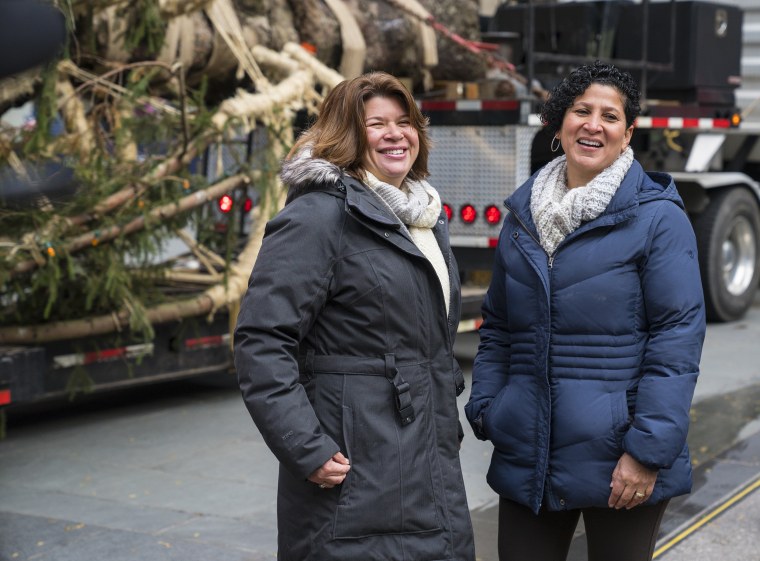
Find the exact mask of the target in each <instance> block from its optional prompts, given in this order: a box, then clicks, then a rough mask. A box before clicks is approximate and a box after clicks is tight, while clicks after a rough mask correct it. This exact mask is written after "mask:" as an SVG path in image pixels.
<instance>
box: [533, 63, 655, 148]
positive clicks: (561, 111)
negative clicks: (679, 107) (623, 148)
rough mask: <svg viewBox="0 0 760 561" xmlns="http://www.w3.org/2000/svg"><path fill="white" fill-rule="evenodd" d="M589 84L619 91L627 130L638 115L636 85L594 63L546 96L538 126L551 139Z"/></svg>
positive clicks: (621, 73) (611, 68)
mask: <svg viewBox="0 0 760 561" xmlns="http://www.w3.org/2000/svg"><path fill="white" fill-rule="evenodd" d="M591 84H602V85H604V86H612V87H613V88H615V89H616V90H618V91H619V92H620V93H621V95H622V96H623V106H624V107H623V108H624V111H625V126H626V127H630V126H631V125H632V124H633V122H634V121H635V120H636V117H638V115H639V112H640V111H641V107H640V106H639V97H640V92H639V87H638V85H637V84H636V81H635V80H634V79H633V77H632V76H631V75H630V74H629V73H628V72H625V71H624V70H620V69H619V68H617V67H615V66H613V65H611V64H606V63H603V62H601V61H598V60H597V61H596V62H594V63H593V64H586V65H584V66H581V67H579V68H577V69H575V70H573V71H572V72H571V73H570V75H569V76H568V77H567V78H565V79H564V80H562V82H560V83H559V84H557V86H556V87H555V88H554V89H553V90H552V91H551V93H550V94H549V98H548V99H547V100H546V103H544V105H543V107H541V122H542V123H544V125H546V128H547V129H548V131H549V133H550V134H552V135H554V134H556V133H557V131H559V129H560V128H561V127H562V120H563V119H564V118H565V112H566V111H567V109H568V107H570V106H571V105H572V104H573V102H574V101H575V99H576V98H577V97H578V96H580V95H583V92H585V91H586V90H587V89H588V87H589V86H590V85H591Z"/></svg>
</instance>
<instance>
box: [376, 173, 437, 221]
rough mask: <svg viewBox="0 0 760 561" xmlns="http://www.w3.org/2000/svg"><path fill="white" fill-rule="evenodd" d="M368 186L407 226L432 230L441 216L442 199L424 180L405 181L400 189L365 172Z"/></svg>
mask: <svg viewBox="0 0 760 561" xmlns="http://www.w3.org/2000/svg"><path fill="white" fill-rule="evenodd" d="M365 175H366V180H367V184H368V185H369V186H370V187H371V188H372V190H373V191H374V192H375V193H377V194H378V195H379V196H380V198H382V200H383V201H385V203H386V204H387V205H388V206H389V207H390V209H391V210H392V211H393V213H394V214H395V215H396V216H398V217H399V219H400V220H401V222H403V223H404V224H405V225H406V226H416V227H418V228H432V227H433V226H435V222H436V220H438V215H440V214H441V197H440V195H438V191H436V190H435V189H434V188H433V186H432V185H430V183H428V182H427V181H425V180H424V179H423V180H421V181H413V180H411V179H406V180H404V184H403V185H402V186H401V187H402V188H401V189H399V188H397V187H394V186H393V185H389V184H388V183H385V182H384V181H380V180H379V179H378V178H376V177H375V176H374V175H372V174H371V173H369V172H365Z"/></svg>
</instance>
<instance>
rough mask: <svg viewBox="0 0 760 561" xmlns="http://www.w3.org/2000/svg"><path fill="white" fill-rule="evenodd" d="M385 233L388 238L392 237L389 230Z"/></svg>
mask: <svg viewBox="0 0 760 561" xmlns="http://www.w3.org/2000/svg"><path fill="white" fill-rule="evenodd" d="M383 235H384V236H385V237H386V238H390V237H391V235H390V234H389V233H388V232H385V233H384V234H383Z"/></svg>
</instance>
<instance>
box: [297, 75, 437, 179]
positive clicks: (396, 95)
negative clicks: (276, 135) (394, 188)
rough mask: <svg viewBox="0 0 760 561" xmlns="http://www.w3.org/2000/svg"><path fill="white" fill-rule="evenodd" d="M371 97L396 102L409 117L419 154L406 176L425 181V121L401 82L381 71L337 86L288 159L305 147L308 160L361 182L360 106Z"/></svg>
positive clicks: (362, 127) (362, 132) (364, 147)
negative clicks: (327, 164)
mask: <svg viewBox="0 0 760 561" xmlns="http://www.w3.org/2000/svg"><path fill="white" fill-rule="evenodd" d="M373 97H387V98H393V99H396V100H397V101H398V102H399V103H400V104H401V107H403V108H404V110H405V111H406V112H407V113H408V114H409V120H410V122H411V124H412V126H413V127H414V128H415V129H416V130H417V134H418V136H419V154H418V155H417V159H416V160H415V161H414V164H412V169H411V170H409V177H410V178H412V179H417V180H419V179H424V178H426V177H427V176H428V175H430V173H429V172H428V167H427V166H428V154H429V153H430V139H429V138H428V135H427V126H428V119H427V117H425V116H423V115H422V112H420V109H419V107H417V104H416V103H415V101H414V98H413V97H412V94H410V93H409V90H407V89H406V87H405V86H404V85H403V84H402V83H401V81H399V79H398V78H396V77H394V76H391V75H390V74H387V73H385V72H370V73H367V74H363V75H361V76H359V77H357V78H353V79H352V80H345V81H343V82H341V83H340V84H338V85H337V86H336V87H335V88H334V89H333V90H332V91H331V92H330V93H329V94H327V97H325V99H324V101H322V104H321V106H320V109H319V117H317V120H316V121H315V122H314V124H313V125H312V126H311V127H310V128H309V130H307V131H306V132H304V133H303V134H302V135H301V136H300V137H299V138H298V140H297V141H296V143H295V145H294V146H293V148H292V149H291V150H290V153H289V154H288V158H291V157H292V156H293V155H294V154H296V153H298V152H299V151H300V150H301V149H303V148H304V147H305V146H309V147H310V148H311V155H312V157H314V158H322V159H324V160H327V161H328V162H331V163H333V164H335V165H336V166H338V167H340V168H342V169H344V170H345V171H346V173H348V174H349V175H352V176H353V177H356V178H357V179H361V178H362V170H363V167H364V166H363V164H364V157H365V154H366V152H367V147H368V145H367V131H366V128H365V109H364V104H365V103H366V102H367V100H369V99H371V98H373Z"/></svg>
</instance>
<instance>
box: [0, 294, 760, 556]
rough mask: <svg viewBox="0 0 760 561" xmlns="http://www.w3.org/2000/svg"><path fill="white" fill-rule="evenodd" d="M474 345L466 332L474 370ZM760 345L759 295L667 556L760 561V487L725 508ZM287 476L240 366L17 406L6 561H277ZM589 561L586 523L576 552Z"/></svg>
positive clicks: (700, 447) (709, 392) (744, 437)
mask: <svg viewBox="0 0 760 561" xmlns="http://www.w3.org/2000/svg"><path fill="white" fill-rule="evenodd" d="M476 342H477V337H476V335H474V334H469V335H465V336H462V337H460V340H459V341H458V344H457V353H458V355H459V356H460V359H461V362H462V363H463V366H464V367H465V368H469V366H470V365H471V359H472V357H473V356H474V352H475V347H476ZM758 342H760V301H759V302H758V304H757V305H756V306H755V307H754V308H752V310H751V311H750V313H749V314H748V315H747V317H746V318H745V319H744V320H742V321H739V322H735V323H731V324H723V325H710V326H709V327H708V334H707V340H706V344H705V351H704V354H703V360H702V375H701V378H700V380H699V383H698V385H697V391H696V397H695V401H694V407H693V409H692V427H691V431H690V434H689V442H690V445H691V447H692V450H693V452H694V458H695V466H696V476H695V490H694V492H693V493H692V495H690V496H688V497H684V498H682V499H678V500H676V501H674V502H673V503H672V504H671V507H670V509H669V511H668V513H667V514H666V518H665V521H664V523H663V532H662V535H661V538H662V539H661V540H660V542H659V543H658V545H660V547H662V545H663V544H664V543H665V542H666V541H667V540H672V539H673V538H678V537H679V535H681V534H684V532H687V533H688V532H689V531H690V529H691V528H693V527H694V525H695V520H698V519H701V520H703V521H704V520H705V519H706V518H708V517H710V516H712V517H713V518H710V521H709V523H705V524H704V525H703V526H701V527H700V528H698V529H697V530H695V531H692V532H691V533H689V534H687V535H686V536H685V537H681V538H680V539H678V541H677V542H676V543H675V544H673V545H672V546H670V547H668V548H666V549H665V550H663V551H661V552H660V553H659V554H658V555H659V557H660V558H662V559H665V560H666V561H687V560H688V561H701V560H702V559H705V560H707V559H720V558H723V559H749V560H753V559H754V560H758V559H760V555H758V553H757V552H758V551H760V544H758V537H757V536H758V532H757V528H758V527H760V493H757V492H754V493H746V496H743V498H742V499H741V500H736V501H734V502H731V503H730V504H729V506H728V507H725V505H726V504H728V503H729V502H730V501H731V500H732V497H735V496H736V495H737V493H738V492H739V491H741V490H742V489H746V488H748V487H747V485H748V482H751V481H752V480H753V478H755V477H757V475H758V474H759V473H760V360H758V359H760V346H759V343H758ZM466 394H467V392H465V395H463V396H462V397H461V403H460V405H464V401H465V400H466ZM468 432H469V431H468ZM489 457H490V445H489V444H488V443H483V442H480V441H477V440H476V439H475V438H474V437H472V435H471V434H468V435H467V437H466V438H465V442H464V445H463V450H462V465H463V470H464V474H465V482H466V485H467V490H468V499H469V501H470V508H471V512H472V514H473V521H474V525H475V530H476V540H477V548H478V558H479V559H480V560H481V561H496V553H495V536H496V504H497V499H496V496H495V495H494V493H493V492H492V491H491V490H490V489H489V488H488V486H487V485H486V484H485V472H486V469H487V465H488V459H489ZM275 482H276V462H275V460H274V458H273V456H272V455H271V454H270V453H269V451H268V450H267V449H266V446H265V445H264V444H263V442H262V440H261V437H260V435H259V434H258V433H257V432H256V430H255V428H254V426H253V424H252V423H251V421H250V418H249V417H248V414H247V412H246V411H245V409H244V407H243V404H242V400H241V399H240V396H239V393H238V391H237V388H236V387H235V385H234V380H233V378H232V376H231V375H221V376H218V377H216V378H215V379H214V380H213V381H212V382H209V381H208V380H205V381H204V383H198V382H195V383H189V382H179V383H170V384H161V385H156V386H151V387H149V388H141V389H139V390H125V391H122V392H120V393H119V394H114V395H109V396H100V397H98V398H97V399H89V400H85V401H83V402H79V403H77V404H74V405H68V404H55V405H54V406H51V405H48V406H46V407H45V408H44V409H43V408H39V407H35V408H27V409H25V410H21V411H15V412H13V411H12V412H11V414H10V415H9V426H8V437H7V439H6V440H5V441H3V442H0V561H16V560H27V559H28V560H31V559H35V560H39V561H69V560H70V561H91V560H92V561H102V560H104V559H105V560H108V561H122V560H124V561H127V560H129V561H133V560H140V561H165V560H182V561H208V560H213V561H238V560H240V561H243V560H245V561H271V560H274V559H276V528H275V514H274V508H275ZM724 507H725V512H722V513H719V514H715V512H716V509H718V508H724ZM700 552H702V553H700ZM704 552H709V557H705V556H702V557H700V555H704ZM581 559H585V542H584V539H583V529H582V527H581V528H579V531H578V532H577V539H576V540H575V542H574V545H573V548H572V550H571V555H570V560H571V561H580V560H581Z"/></svg>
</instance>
